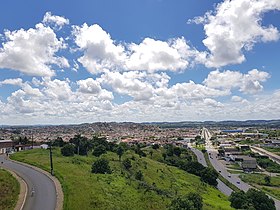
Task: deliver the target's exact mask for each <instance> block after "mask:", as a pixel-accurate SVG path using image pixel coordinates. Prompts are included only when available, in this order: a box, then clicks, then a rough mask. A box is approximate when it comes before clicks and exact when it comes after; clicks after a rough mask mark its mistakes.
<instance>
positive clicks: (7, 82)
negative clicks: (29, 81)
mask: <svg viewBox="0 0 280 210" xmlns="http://www.w3.org/2000/svg"><path fill="white" fill-rule="evenodd" d="M22 84H23V82H22V79H21V78H15V79H5V80H3V81H1V82H0V85H16V86H22Z"/></svg>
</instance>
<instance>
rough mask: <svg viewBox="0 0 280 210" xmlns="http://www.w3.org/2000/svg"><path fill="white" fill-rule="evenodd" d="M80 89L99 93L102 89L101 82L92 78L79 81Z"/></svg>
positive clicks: (85, 91)
mask: <svg viewBox="0 0 280 210" xmlns="http://www.w3.org/2000/svg"><path fill="white" fill-rule="evenodd" d="M77 84H78V85H79V89H78V90H79V91H80V92H82V93H91V94H97V93H100V91H101V86H100V83H99V82H97V81H96V80H94V79H92V78H88V79H85V80H79V81H77Z"/></svg>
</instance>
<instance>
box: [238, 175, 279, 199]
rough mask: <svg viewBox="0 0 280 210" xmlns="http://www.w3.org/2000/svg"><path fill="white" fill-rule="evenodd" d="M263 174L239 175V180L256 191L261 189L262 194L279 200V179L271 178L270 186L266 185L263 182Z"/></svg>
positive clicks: (276, 177) (277, 177)
mask: <svg viewBox="0 0 280 210" xmlns="http://www.w3.org/2000/svg"><path fill="white" fill-rule="evenodd" d="M265 176H266V175H264V174H241V175H240V178H241V179H242V180H243V181H244V182H247V183H249V184H251V185H253V186H254V187H256V188H258V189H262V190H263V191H264V192H266V193H268V194H270V195H272V196H274V197H276V198H277V199H280V177H279V176H275V177H271V183H270V185H269V186H268V185H266V183H265V181H264V177H265Z"/></svg>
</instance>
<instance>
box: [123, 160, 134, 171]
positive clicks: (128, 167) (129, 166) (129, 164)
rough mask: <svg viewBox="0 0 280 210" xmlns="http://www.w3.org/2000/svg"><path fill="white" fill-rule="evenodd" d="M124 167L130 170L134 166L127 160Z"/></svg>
mask: <svg viewBox="0 0 280 210" xmlns="http://www.w3.org/2000/svg"><path fill="white" fill-rule="evenodd" d="M122 164H123V166H124V167H125V169H127V170H129V169H130V168H131V167H132V164H131V161H130V160H129V159H128V158H126V159H125V160H124V161H123V163H122Z"/></svg>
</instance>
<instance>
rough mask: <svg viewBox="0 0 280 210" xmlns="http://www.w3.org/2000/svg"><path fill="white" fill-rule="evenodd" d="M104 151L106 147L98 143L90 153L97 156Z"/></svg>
mask: <svg viewBox="0 0 280 210" xmlns="http://www.w3.org/2000/svg"><path fill="white" fill-rule="evenodd" d="M104 153H106V147H105V146H103V145H98V146H97V147H95V148H94V150H93V152H92V154H93V155H94V156H96V157H99V156H100V155H102V154H104Z"/></svg>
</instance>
